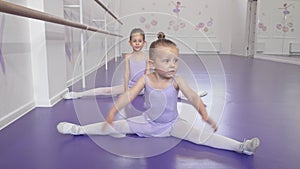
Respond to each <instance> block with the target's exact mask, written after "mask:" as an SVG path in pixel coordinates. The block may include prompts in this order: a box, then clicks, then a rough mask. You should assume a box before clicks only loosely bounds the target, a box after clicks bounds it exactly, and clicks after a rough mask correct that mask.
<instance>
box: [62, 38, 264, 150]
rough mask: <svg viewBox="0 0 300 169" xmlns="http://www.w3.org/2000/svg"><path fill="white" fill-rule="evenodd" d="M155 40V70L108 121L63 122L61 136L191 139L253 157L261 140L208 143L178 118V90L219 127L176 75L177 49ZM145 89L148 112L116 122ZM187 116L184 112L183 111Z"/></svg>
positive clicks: (213, 137)
mask: <svg viewBox="0 0 300 169" xmlns="http://www.w3.org/2000/svg"><path fill="white" fill-rule="evenodd" d="M161 37H162V36H160V35H159V39H158V40H156V41H154V42H153V43H152V44H151V46H150V50H149V64H150V67H151V69H153V70H154V71H153V72H151V73H150V74H146V75H143V76H142V77H140V78H139V79H138V81H137V82H136V83H135V85H134V86H133V87H132V88H130V89H129V90H128V91H127V92H125V93H123V94H122V95H120V97H119V98H118V100H117V101H116V102H115V104H114V106H113V107H112V108H111V109H110V111H109V113H108V116H107V117H106V121H105V122H100V123H94V124H90V125H86V126H79V125H76V124H72V123H68V122H61V123H59V124H58V125H57V130H58V131H59V132H60V133H62V134H72V135H79V134H91V135H111V136H116V137H123V136H125V135H126V134H132V133H134V134H137V135H139V136H143V137H168V136H173V137H176V138H180V139H184V140H188V141H190V142H193V143H196V144H200V145H206V146H210V147H214V148H218V149H225V150H231V151H236V152H239V153H244V154H247V155H252V154H253V153H254V152H255V151H256V149H257V148H258V147H259V144H260V140H259V139H258V138H252V139H250V140H246V141H244V142H239V141H236V140H234V139H231V138H228V137H225V136H222V135H218V134H216V133H211V135H210V136H209V137H208V138H207V139H206V140H205V141H203V140H201V139H200V137H201V135H202V134H204V132H205V131H202V130H200V129H197V128H195V127H194V126H193V124H191V123H189V122H187V121H186V120H184V119H182V118H181V117H179V116H178V110H177V94H178V91H179V90H180V91H182V93H183V94H184V95H185V96H186V98H187V99H188V100H189V101H190V103H191V104H189V106H194V108H195V109H196V110H197V111H198V112H199V114H200V115H201V116H202V120H203V121H204V122H206V123H207V124H209V125H210V126H211V127H212V129H213V130H214V131H217V129H218V127H217V124H216V123H215V121H214V120H213V119H212V118H210V117H209V116H208V114H207V112H206V109H205V106H204V104H203V102H202V100H201V98H200V97H199V96H198V95H197V94H196V92H194V91H193V90H192V89H191V88H190V87H189V86H188V84H187V82H185V80H184V79H183V78H182V77H180V76H177V75H176V71H177V69H178V60H179V57H178V53H179V51H178V48H177V46H176V44H175V43H173V42H172V41H170V40H168V39H165V38H161ZM142 90H144V92H145V107H146V108H147V110H146V111H145V112H144V113H143V114H142V115H139V116H136V117H131V118H128V119H122V120H116V121H114V118H115V115H116V114H117V113H118V112H119V111H120V110H122V109H123V108H124V107H125V106H126V105H127V104H129V103H130V102H131V101H132V100H133V99H134V98H135V97H136V96H137V95H138V94H139V93H140V92H141V91H142ZM183 113H184V112H183Z"/></svg>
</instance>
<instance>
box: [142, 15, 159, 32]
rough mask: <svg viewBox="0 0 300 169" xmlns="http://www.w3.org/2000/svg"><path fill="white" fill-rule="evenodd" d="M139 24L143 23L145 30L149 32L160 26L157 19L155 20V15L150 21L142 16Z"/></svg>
mask: <svg viewBox="0 0 300 169" xmlns="http://www.w3.org/2000/svg"><path fill="white" fill-rule="evenodd" d="M139 22H140V23H143V24H144V26H145V29H147V30H150V29H153V28H155V27H156V26H157V25H158V21H157V20H156V19H154V17H153V15H152V18H151V19H150V20H149V21H148V20H147V19H146V18H145V17H144V16H141V17H140V18H139Z"/></svg>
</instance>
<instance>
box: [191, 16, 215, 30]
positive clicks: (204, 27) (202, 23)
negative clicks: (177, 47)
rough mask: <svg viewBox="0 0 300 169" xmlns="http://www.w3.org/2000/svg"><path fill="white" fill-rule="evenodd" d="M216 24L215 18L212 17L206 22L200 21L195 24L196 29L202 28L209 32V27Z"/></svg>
mask: <svg viewBox="0 0 300 169" xmlns="http://www.w3.org/2000/svg"><path fill="white" fill-rule="evenodd" d="M213 24H214V20H213V18H211V17H210V19H209V20H208V21H207V22H206V23H204V22H199V23H198V24H197V25H196V26H195V30H196V31H200V30H202V31H203V32H208V31H209V28H210V27H212V26H213Z"/></svg>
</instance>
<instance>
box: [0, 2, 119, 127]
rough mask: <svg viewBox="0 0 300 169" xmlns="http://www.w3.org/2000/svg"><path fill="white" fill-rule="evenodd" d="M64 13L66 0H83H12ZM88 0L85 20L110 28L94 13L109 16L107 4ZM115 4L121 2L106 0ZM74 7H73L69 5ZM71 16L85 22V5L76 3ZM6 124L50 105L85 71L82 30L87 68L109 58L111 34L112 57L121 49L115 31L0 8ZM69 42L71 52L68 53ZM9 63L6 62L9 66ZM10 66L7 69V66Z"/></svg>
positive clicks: (0, 116)
mask: <svg viewBox="0 0 300 169" xmlns="http://www.w3.org/2000/svg"><path fill="white" fill-rule="evenodd" d="M9 2H12V3H14V4H18V5H22V6H27V7H29V8H32V9H36V10H39V11H42V12H46V13H49V14H51V15H55V16H58V17H60V18H64V17H66V16H65V13H64V12H66V10H65V9H64V5H65V4H74V3H77V4H78V0H65V1H61V0H51V1H48V0H44V1H36V0H23V1H22V0H11V1H9ZM83 2H84V5H83V6H84V9H83V12H84V18H83V19H84V20H83V23H84V24H86V25H90V26H93V27H98V28H100V29H104V28H103V25H99V24H97V23H95V22H93V19H99V18H104V12H103V9H102V8H101V7H100V6H99V5H97V4H96V3H95V2H94V1H83ZM103 2H105V3H106V5H107V6H108V7H109V8H112V9H113V8H114V6H117V5H118V4H117V2H112V1H103ZM67 12H70V11H67ZM71 15H72V17H71V18H67V17H66V19H68V20H73V21H76V22H77V23H78V22H79V17H78V16H79V10H78V9H73V11H72V12H71ZM107 18H108V30H107V31H111V32H113V31H114V27H115V25H114V24H115V22H113V20H114V19H112V18H111V17H109V16H107ZM0 25H1V26H0V35H2V36H0V37H1V39H0V44H1V46H0V47H1V52H2V55H1V58H0V59H1V60H0V61H1V64H0V96H1V97H0V129H1V128H3V127H5V126H6V125H8V124H10V123H11V122H13V121H14V120H16V119H18V118H19V117H21V116H22V115H24V114H26V113H27V112H29V111H30V110H32V109H33V108H35V107H36V106H39V107H48V106H52V105H53V104H55V103H56V102H57V101H59V100H60V99H61V98H62V95H63V93H64V92H65V91H66V89H67V87H68V86H69V85H70V84H71V82H72V81H76V80H78V79H76V77H77V76H79V75H80V74H81V69H80V68H79V67H78V66H80V63H81V60H78V58H80V57H79V56H80V33H81V32H83V33H84V42H85V50H84V58H85V72H86V73H89V72H91V71H93V70H96V69H97V68H98V67H99V66H100V65H103V64H104V61H105V60H104V59H103V57H104V56H105V51H104V46H105V44H104V40H103V39H104V38H105V37H106V38H107V44H108V46H107V47H108V49H111V48H112V50H110V51H109V52H108V60H110V59H112V58H113V57H114V55H115V53H114V50H113V47H114V46H115V44H114V42H115V37H112V36H104V35H103V34H99V33H93V32H88V31H81V30H79V29H77V28H70V27H65V26H61V25H58V24H53V23H47V22H44V21H38V20H34V19H28V18H24V17H18V16H13V15H9V14H3V13H0ZM67 33H69V34H68V36H66V35H67ZM66 42H68V45H69V48H68V49H69V50H70V51H71V53H70V54H69V55H67V54H66V50H65V49H66V48H65V46H68V45H66ZM3 65H4V66H3ZM4 68H5V69H4Z"/></svg>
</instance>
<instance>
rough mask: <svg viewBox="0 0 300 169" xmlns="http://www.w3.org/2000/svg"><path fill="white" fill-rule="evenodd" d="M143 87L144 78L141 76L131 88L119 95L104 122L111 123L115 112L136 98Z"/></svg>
mask: <svg viewBox="0 0 300 169" xmlns="http://www.w3.org/2000/svg"><path fill="white" fill-rule="evenodd" d="M144 87H145V80H144V78H143V77H141V78H139V80H138V81H137V82H136V84H135V85H134V86H133V87H132V88H130V89H129V90H127V91H126V92H125V93H123V94H121V95H120V96H119V98H118V99H117V101H116V102H115V104H114V105H113V107H112V108H111V109H110V110H109V112H108V116H107V117H106V122H107V123H109V124H112V122H113V120H114V118H115V115H116V113H117V112H118V111H119V110H121V109H123V108H124V107H125V106H126V105H128V104H129V103H130V102H131V101H132V100H133V99H134V98H136V96H137V95H138V94H139V93H140V92H141V91H142V90H143V89H144Z"/></svg>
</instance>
